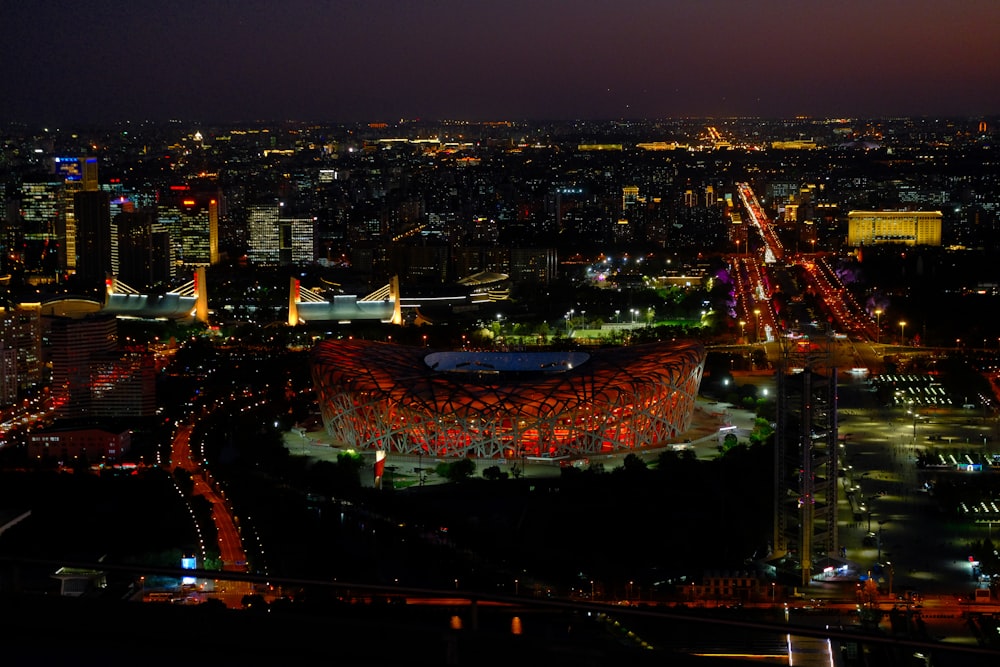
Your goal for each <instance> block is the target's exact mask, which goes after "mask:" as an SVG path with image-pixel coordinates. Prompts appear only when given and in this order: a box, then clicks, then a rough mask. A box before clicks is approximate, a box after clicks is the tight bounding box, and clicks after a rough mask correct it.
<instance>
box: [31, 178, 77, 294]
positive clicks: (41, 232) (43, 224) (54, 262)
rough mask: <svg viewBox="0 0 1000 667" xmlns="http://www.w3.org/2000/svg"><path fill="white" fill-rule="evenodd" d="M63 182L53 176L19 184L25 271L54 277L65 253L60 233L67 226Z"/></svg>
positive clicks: (64, 186)
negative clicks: (61, 256)
mask: <svg viewBox="0 0 1000 667" xmlns="http://www.w3.org/2000/svg"><path fill="white" fill-rule="evenodd" d="M65 189H66V185H65V182H64V181H62V180H59V179H53V178H52V177H46V178H44V179H41V180H37V179H36V180H25V182H24V183H22V184H21V218H22V219H23V220H24V227H23V232H22V243H23V251H22V255H21V262H22V263H23V265H24V269H25V271H27V272H28V273H33V274H49V275H51V276H54V275H55V273H56V272H57V271H58V270H59V268H60V255H62V254H64V250H65V249H64V248H63V243H62V240H63V237H61V236H60V231H59V230H61V229H62V230H64V229H65V227H66V197H65V195H64V191H65Z"/></svg>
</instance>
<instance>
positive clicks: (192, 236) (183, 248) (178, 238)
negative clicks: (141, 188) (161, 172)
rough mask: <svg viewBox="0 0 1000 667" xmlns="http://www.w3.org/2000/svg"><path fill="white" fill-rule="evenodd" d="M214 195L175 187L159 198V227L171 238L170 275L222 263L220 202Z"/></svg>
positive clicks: (215, 193)
mask: <svg viewBox="0 0 1000 667" xmlns="http://www.w3.org/2000/svg"><path fill="white" fill-rule="evenodd" d="M220 199H221V194H220V193H219V192H218V191H217V190H215V191H207V192H195V191H192V190H191V188H190V187H188V186H186V185H180V186H172V187H171V189H170V191H169V192H168V193H164V194H163V195H162V196H161V197H160V202H159V204H158V206H157V218H158V220H159V224H160V225H162V226H163V228H164V229H166V230H167V232H168V233H169V235H170V252H171V258H170V264H171V275H172V276H174V275H177V274H178V273H182V272H186V271H187V270H189V269H193V268H197V267H199V266H211V265H213V264H216V263H218V261H219V202H220Z"/></svg>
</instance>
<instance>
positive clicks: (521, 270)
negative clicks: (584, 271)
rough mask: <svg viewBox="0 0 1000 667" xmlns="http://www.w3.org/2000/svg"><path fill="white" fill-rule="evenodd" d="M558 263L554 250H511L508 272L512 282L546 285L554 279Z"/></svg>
mask: <svg viewBox="0 0 1000 667" xmlns="http://www.w3.org/2000/svg"><path fill="white" fill-rule="evenodd" d="M558 268H559V262H558V253H557V252H556V249H555V248H511V251H510V270H509V271H506V272H505V273H507V274H508V275H509V276H510V277H511V280H513V281H514V282H524V283H536V284H541V285H548V284H549V283H550V282H552V281H553V280H555V279H556V275H557V273H558Z"/></svg>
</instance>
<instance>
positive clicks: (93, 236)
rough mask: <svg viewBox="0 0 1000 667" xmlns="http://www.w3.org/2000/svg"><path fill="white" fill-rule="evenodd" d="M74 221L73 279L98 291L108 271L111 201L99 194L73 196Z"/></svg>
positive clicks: (109, 268)
mask: <svg viewBox="0 0 1000 667" xmlns="http://www.w3.org/2000/svg"><path fill="white" fill-rule="evenodd" d="M73 209H74V211H75V218H76V250H77V253H78V256H77V259H76V275H77V277H78V278H79V280H80V282H81V284H83V285H85V286H88V287H90V286H93V287H100V286H101V285H103V284H104V279H105V277H106V275H107V274H108V272H110V271H111V198H110V197H109V195H108V193H107V192H101V191H100V190H83V191H82V192H77V193H75V194H74V195H73Z"/></svg>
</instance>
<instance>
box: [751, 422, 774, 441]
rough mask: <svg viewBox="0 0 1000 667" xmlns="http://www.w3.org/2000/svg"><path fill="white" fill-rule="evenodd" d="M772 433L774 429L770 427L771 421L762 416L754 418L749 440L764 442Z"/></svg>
mask: <svg viewBox="0 0 1000 667" xmlns="http://www.w3.org/2000/svg"><path fill="white" fill-rule="evenodd" d="M772 435H774V429H773V428H771V422H769V421H768V420H767V419H764V418H762V417H758V418H756V419H754V421H753V430H752V431H751V432H750V442H751V443H752V444H754V445H761V444H764V443H765V442H767V439H768V438H770V437H771V436H772Z"/></svg>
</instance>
